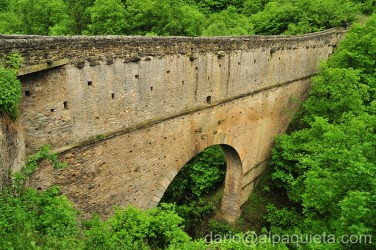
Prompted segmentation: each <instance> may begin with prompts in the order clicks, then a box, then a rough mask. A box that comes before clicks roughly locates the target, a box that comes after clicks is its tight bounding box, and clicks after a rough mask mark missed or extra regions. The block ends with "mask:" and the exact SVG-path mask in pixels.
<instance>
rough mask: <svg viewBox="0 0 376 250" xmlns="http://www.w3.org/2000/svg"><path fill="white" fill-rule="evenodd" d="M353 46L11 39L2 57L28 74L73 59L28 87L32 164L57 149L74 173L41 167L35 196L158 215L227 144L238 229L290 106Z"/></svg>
mask: <svg viewBox="0 0 376 250" xmlns="http://www.w3.org/2000/svg"><path fill="white" fill-rule="evenodd" d="M342 35H343V32H342V31H337V30H330V31H326V32H321V33H315V34H309V35H304V36H293V37H289V36H271V37H263V36H253V37H216V38H186V37H122V36H109V37H39V36H27V37H18V36H0V42H1V45H0V50H1V53H2V55H5V54H7V53H10V52H11V51H13V52H18V53H20V54H21V55H22V56H23V57H24V58H25V65H24V68H27V67H33V66H35V65H40V64H46V65H53V63H54V62H56V61H57V60H66V59H68V60H67V62H68V63H67V64H65V65H62V66H60V67H56V68H52V69H48V70H44V71H39V72H35V73H32V74H26V75H23V76H20V79H21V81H22V84H23V98H22V103H21V106H20V109H21V117H20V122H21V124H22V126H23V127H24V134H25V145H26V151H27V153H32V152H35V151H36V150H37V148H38V147H40V146H42V145H44V144H47V143H48V144H51V145H52V148H53V149H54V150H56V151H58V152H60V153H61V154H60V157H61V159H62V160H64V161H67V162H68V163H69V165H70V167H69V168H67V169H65V170H59V171H52V170H51V168H49V167H48V166H45V167H42V168H41V169H39V170H38V173H37V174H35V175H34V177H33V181H32V185H34V186H35V187H38V188H40V189H44V188H46V187H48V186H50V185H53V184H58V185H61V186H62V190H63V192H64V193H65V194H66V195H68V197H69V198H71V199H72V200H73V201H74V202H75V204H76V205H77V206H78V207H79V208H80V209H82V210H83V211H85V212H90V211H96V212H99V213H101V214H102V215H107V214H109V213H110V211H111V209H112V205H120V206H125V205H127V204H134V205H136V206H139V207H142V208H147V207H153V206H156V205H157V204H158V202H159V200H160V198H161V197H162V196H163V193H164V191H165V189H166V188H167V187H168V185H169V183H170V182H171V180H172V179H173V178H174V176H175V175H176V174H177V173H178V171H179V170H180V168H181V167H183V166H184V164H185V163H186V162H187V161H189V160H190V159H191V158H192V157H193V156H195V155H196V154H197V153H199V152H200V151H202V150H203V149H205V148H206V147H209V146H211V145H215V144H221V145H223V148H224V149H227V153H226V154H227V160H228V161H229V163H231V162H232V163H231V164H232V165H231V164H230V165H231V167H229V168H228V171H227V174H226V175H227V177H226V184H225V186H226V188H225V197H224V199H223V210H224V211H225V214H226V213H227V214H229V220H233V219H234V218H235V217H236V216H237V214H239V211H240V205H241V204H242V203H243V202H244V201H245V200H246V199H247V197H248V195H249V194H250V193H251V192H252V190H253V187H254V184H255V182H256V180H257V177H258V176H259V174H260V173H261V172H262V170H263V169H264V167H265V163H266V160H267V158H268V156H269V154H270V148H271V145H272V143H273V139H274V137H275V136H276V135H278V134H280V133H281V132H283V131H284V130H285V129H286V127H287V125H288V122H289V120H290V118H291V113H292V112H294V110H295V109H296V108H297V107H296V103H295V104H294V102H293V101H291V98H300V99H304V98H305V97H306V96H307V93H308V89H309V77H310V76H312V75H314V74H315V73H316V72H317V69H318V65H319V62H320V60H325V59H326V58H327V57H328V56H329V55H330V54H331V53H332V52H333V50H334V48H335V47H336V45H337V44H338V42H339V40H340V38H341V37H342ZM225 151H226V150H225ZM236 159H240V160H236ZM230 217H231V218H230Z"/></svg>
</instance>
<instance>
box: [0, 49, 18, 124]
mask: <svg viewBox="0 0 376 250" xmlns="http://www.w3.org/2000/svg"><path fill="white" fill-rule="evenodd" d="M21 61H22V60H21V58H20V57H19V56H18V55H17V54H10V55H8V57H7V58H6V60H5V62H4V64H5V65H3V64H2V63H1V62H0V113H5V114H7V115H8V116H9V117H10V118H11V119H12V120H15V119H16V118H17V115H18V111H17V105H18V102H19V100H20V98H21V82H20V81H19V80H18V78H17V69H18V68H19V67H20V65H21Z"/></svg>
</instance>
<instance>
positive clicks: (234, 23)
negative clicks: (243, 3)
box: [203, 6, 254, 36]
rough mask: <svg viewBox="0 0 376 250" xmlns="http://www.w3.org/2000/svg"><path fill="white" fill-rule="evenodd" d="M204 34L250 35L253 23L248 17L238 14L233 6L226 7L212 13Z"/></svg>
mask: <svg viewBox="0 0 376 250" xmlns="http://www.w3.org/2000/svg"><path fill="white" fill-rule="evenodd" d="M208 23H209V25H208V27H207V28H206V29H205V31H204V33H203V34H204V35H205V36H229V35H252V34H254V31H253V25H252V23H251V22H250V20H249V18H247V17H246V16H244V15H242V14H238V13H237V11H236V8H235V7H232V6H230V7H228V8H227V9H226V10H223V11H222V12H218V13H213V14H211V15H210V17H209V20H208Z"/></svg>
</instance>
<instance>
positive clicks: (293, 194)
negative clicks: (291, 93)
mask: <svg viewBox="0 0 376 250" xmlns="http://www.w3.org/2000/svg"><path fill="white" fill-rule="evenodd" d="M375 69H376V15H373V16H372V17H370V19H369V20H368V22H367V24H366V25H365V26H364V27H362V26H360V25H356V26H355V27H353V28H352V29H351V31H350V32H349V33H348V34H347V35H346V36H345V38H344V39H343V41H342V42H341V44H340V46H339V47H338V49H337V51H336V53H335V54H334V55H333V56H332V57H331V58H330V59H329V60H328V62H327V63H325V64H323V65H322V67H321V71H320V73H319V74H318V76H316V77H314V79H313V89H312V92H311V94H310V97H309V98H308V100H307V101H306V102H305V103H304V104H303V116H302V117H300V120H301V121H302V122H303V125H301V126H303V128H302V129H300V130H297V131H294V132H292V133H291V134H285V135H283V136H280V137H279V138H278V139H277V141H276V146H275V148H274V149H273V157H272V159H273V160H272V161H273V167H274V169H275V172H274V173H273V178H274V180H275V181H277V182H278V183H279V185H280V186H282V187H283V188H285V189H286V191H287V194H288V197H289V199H290V200H291V201H293V202H295V204H296V207H295V209H293V210H290V211H288V209H287V208H283V209H282V210H278V209H276V208H275V207H270V212H271V215H270V217H269V220H270V222H271V224H272V230H275V231H282V232H286V231H289V232H292V231H301V232H314V233H323V232H328V233H332V234H334V235H336V236H340V235H344V234H347V235H351V234H354V235H375V232H376V221H375V220H374V219H371V218H375V217H376V181H375V180H376V166H375V164H376V150H375V149H376V134H375V128H376V109H375V108H376V102H375V92H376V91H375V88H376V70H375ZM273 218H274V219H273ZM357 247H364V248H366V247H368V248H369V249H371V248H372V247H375V245H362V246H361V245H358V246H357Z"/></svg>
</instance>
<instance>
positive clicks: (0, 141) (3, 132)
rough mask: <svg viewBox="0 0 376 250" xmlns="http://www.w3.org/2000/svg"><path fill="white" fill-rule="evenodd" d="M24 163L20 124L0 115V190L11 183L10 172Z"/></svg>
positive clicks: (17, 169)
mask: <svg viewBox="0 0 376 250" xmlns="http://www.w3.org/2000/svg"><path fill="white" fill-rule="evenodd" d="M24 163H25V141H24V137H23V130H22V128H21V125H20V122H19V121H16V122H13V121H11V120H10V119H9V118H8V117H6V116H5V115H1V114H0V190H1V189H2V188H3V187H4V186H6V185H9V184H10V183H11V179H10V177H11V176H10V174H11V172H12V171H19V170H20V168H21V166H22V165H23V164H24Z"/></svg>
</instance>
